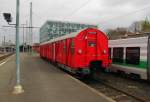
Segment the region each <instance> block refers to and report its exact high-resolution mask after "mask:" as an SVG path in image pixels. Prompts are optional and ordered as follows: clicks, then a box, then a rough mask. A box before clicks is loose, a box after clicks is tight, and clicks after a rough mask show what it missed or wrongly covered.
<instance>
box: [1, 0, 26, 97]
mask: <svg viewBox="0 0 150 102" xmlns="http://www.w3.org/2000/svg"><path fill="white" fill-rule="evenodd" d="M19 8H20V0H16V24H10V22H12V17H11V14H10V13H3V16H4V19H5V20H6V21H7V22H8V24H9V25H15V27H16V85H15V86H14V90H13V94H21V93H23V92H24V90H23V87H22V85H21V82H20V56H19V54H20V51H19V11H20V10H19Z"/></svg>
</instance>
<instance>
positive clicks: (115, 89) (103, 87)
mask: <svg viewBox="0 0 150 102" xmlns="http://www.w3.org/2000/svg"><path fill="white" fill-rule="evenodd" d="M81 81H83V82H84V83H85V84H87V85H89V86H91V87H93V88H94V89H96V90H98V91H100V92H102V93H104V94H105V95H106V96H108V97H110V98H112V99H113V100H115V101H116V102H150V100H149V98H148V97H149V94H147V96H146V97H143V96H140V94H139V93H137V94H134V93H133V92H131V91H129V89H126V87H125V88H121V87H120V86H119V84H118V85H114V84H113V83H112V84H110V82H109V81H108V80H106V79H103V78H99V77H97V76H96V77H95V78H94V80H93V78H88V79H82V80H81ZM112 81H115V80H112ZM116 81H118V80H116ZM123 84H124V85H127V82H126V81H125V82H124V83H123ZM130 87H132V88H135V87H133V86H130ZM147 87H148V86H147ZM135 90H136V88H135ZM147 91H148V90H147ZM145 94H146V92H145Z"/></svg>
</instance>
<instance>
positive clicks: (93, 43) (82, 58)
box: [40, 28, 111, 74]
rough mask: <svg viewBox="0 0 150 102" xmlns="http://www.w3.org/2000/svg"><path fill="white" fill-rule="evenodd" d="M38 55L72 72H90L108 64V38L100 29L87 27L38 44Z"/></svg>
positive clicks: (103, 67)
mask: <svg viewBox="0 0 150 102" xmlns="http://www.w3.org/2000/svg"><path fill="white" fill-rule="evenodd" d="M40 56H41V57H43V58H46V59H48V60H50V61H52V62H55V63H57V64H58V65H59V66H60V67H61V68H64V69H66V70H68V71H70V72H72V73H74V74H90V73H91V72H92V71H93V70H95V69H98V68H99V69H107V68H108V65H109V64H110V62H111V61H110V59H109V53H108V38H107V36H106V35H105V34H104V33H103V32H102V31H100V30H98V29H95V28H87V29H84V30H82V31H79V32H76V33H72V34H68V35H64V36H61V37H58V38H55V39H52V40H50V41H48V42H44V43H41V44H40Z"/></svg>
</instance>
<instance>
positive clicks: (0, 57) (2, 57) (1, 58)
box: [0, 53, 13, 61]
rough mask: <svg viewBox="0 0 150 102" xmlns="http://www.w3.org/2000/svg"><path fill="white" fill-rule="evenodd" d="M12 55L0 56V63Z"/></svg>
mask: <svg viewBox="0 0 150 102" xmlns="http://www.w3.org/2000/svg"><path fill="white" fill-rule="evenodd" d="M12 54H13V53H9V54H5V55H2V56H0V61H1V60H3V59H5V58H7V57H9V56H11V55H12Z"/></svg>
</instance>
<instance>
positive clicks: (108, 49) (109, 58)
mask: <svg viewBox="0 0 150 102" xmlns="http://www.w3.org/2000/svg"><path fill="white" fill-rule="evenodd" d="M108 50H109V59H111V48H109V49H108Z"/></svg>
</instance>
